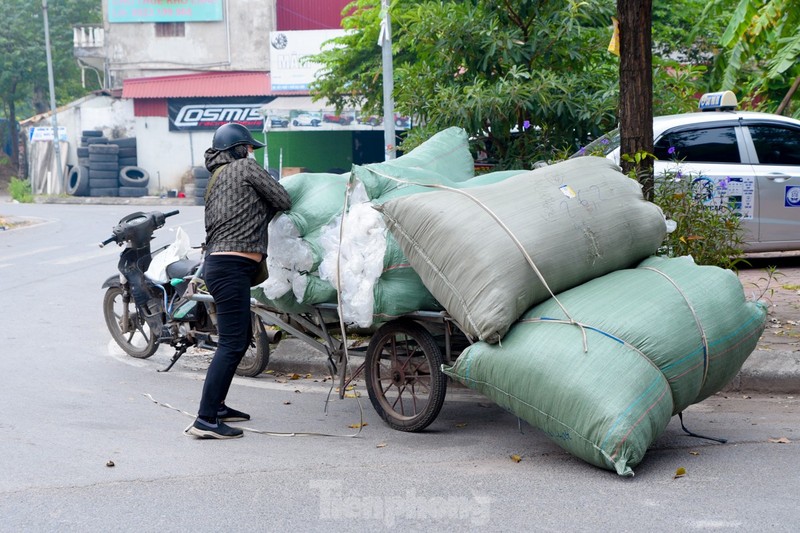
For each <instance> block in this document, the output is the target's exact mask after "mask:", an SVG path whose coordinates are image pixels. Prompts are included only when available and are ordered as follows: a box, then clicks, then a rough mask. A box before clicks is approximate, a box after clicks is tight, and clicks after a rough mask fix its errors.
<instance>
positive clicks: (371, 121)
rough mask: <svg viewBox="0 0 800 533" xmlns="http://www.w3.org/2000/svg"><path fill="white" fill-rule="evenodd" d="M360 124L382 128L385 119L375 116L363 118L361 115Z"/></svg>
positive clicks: (359, 117)
mask: <svg viewBox="0 0 800 533" xmlns="http://www.w3.org/2000/svg"><path fill="white" fill-rule="evenodd" d="M357 120H358V123H359V124H366V125H368V126H380V125H381V124H383V117H377V116H375V115H369V116H363V115H359V116H358V117H357Z"/></svg>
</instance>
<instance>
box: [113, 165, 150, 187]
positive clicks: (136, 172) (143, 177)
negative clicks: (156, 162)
mask: <svg viewBox="0 0 800 533" xmlns="http://www.w3.org/2000/svg"><path fill="white" fill-rule="evenodd" d="M119 183H120V185H123V186H125V187H147V184H148V183H150V174H149V173H148V172H147V171H146V170H145V169H143V168H140V167H123V168H121V169H119Z"/></svg>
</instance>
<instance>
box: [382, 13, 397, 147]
mask: <svg viewBox="0 0 800 533" xmlns="http://www.w3.org/2000/svg"><path fill="white" fill-rule="evenodd" d="M389 1H390V0H382V4H383V20H382V21H381V34H380V35H381V36H380V45H381V48H382V53H383V55H382V60H383V144H384V146H383V148H384V158H385V160H386V161H388V160H390V159H394V158H395V155H396V151H397V150H396V147H395V132H394V98H393V97H392V93H394V67H393V64H392V21H391V17H390V16H389Z"/></svg>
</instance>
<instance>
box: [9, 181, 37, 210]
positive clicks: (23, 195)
mask: <svg viewBox="0 0 800 533" xmlns="http://www.w3.org/2000/svg"><path fill="white" fill-rule="evenodd" d="M8 192H9V194H11V198H13V199H14V200H16V201H18V202H20V203H23V204H29V203H31V202H33V193H32V192H31V183H30V182H29V181H27V180H21V179H19V178H16V177H12V178H11V182H10V183H9V184H8Z"/></svg>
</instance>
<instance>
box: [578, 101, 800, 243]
mask: <svg viewBox="0 0 800 533" xmlns="http://www.w3.org/2000/svg"><path fill="white" fill-rule="evenodd" d="M736 107H737V101H736V96H735V95H734V94H733V93H732V92H730V91H725V92H723V93H709V94H706V95H703V97H702V98H701V99H700V109H701V111H705V112H696V113H684V114H680V115H669V116H661V117H655V118H654V119H653V135H654V141H655V143H654V155H655V156H656V157H657V158H658V159H657V160H656V162H655V176H656V178H658V176H663V175H664V174H665V173H675V172H680V173H681V174H682V175H684V176H690V177H691V178H692V179H693V180H696V181H702V182H703V185H704V187H705V189H706V191H707V197H708V200H707V201H708V202H709V203H711V202H716V203H720V202H725V204H726V205H728V206H731V207H734V208H735V209H736V210H737V211H738V213H739V214H740V216H741V217H742V227H743V228H744V230H745V236H744V238H745V251H747V252H772V251H782V250H800V120H795V119H792V118H789V117H784V116H781V115H774V114H769V113H757V112H752V111H749V112H748V111H737V110H736ZM619 143H620V140H619V130H618V129H617V130H614V131H611V132H609V133H608V134H606V135H604V136H603V137H601V138H599V139H597V140H596V141H594V142H592V143H591V144H589V145H588V146H586V147H585V148H584V149H582V150H581V154H584V153H598V151H600V152H601V153H604V154H606V157H608V158H610V159H612V160H614V161H616V162H617V163H619V159H620V147H619ZM576 155H580V154H576Z"/></svg>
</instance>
